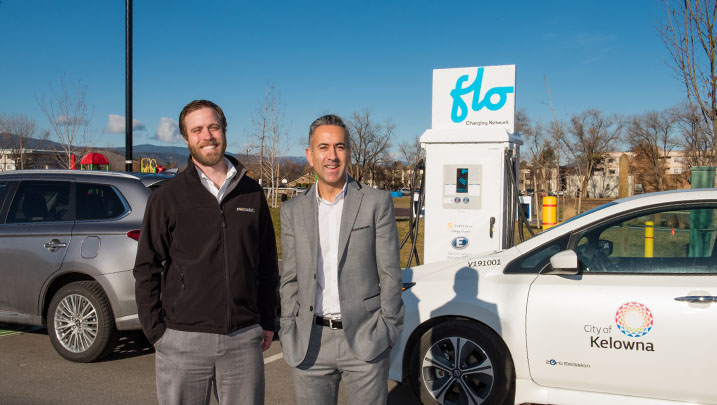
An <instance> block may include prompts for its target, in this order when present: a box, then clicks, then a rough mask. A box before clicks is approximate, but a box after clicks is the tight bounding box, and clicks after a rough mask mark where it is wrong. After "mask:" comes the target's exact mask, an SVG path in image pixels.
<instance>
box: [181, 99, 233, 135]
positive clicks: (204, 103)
mask: <svg viewBox="0 0 717 405" xmlns="http://www.w3.org/2000/svg"><path fill="white" fill-rule="evenodd" d="M202 108H213V109H214V111H216V112H217V115H218V116H219V121H220V122H221V124H222V133H224V136H226V134H227V119H226V117H225V116H224V111H222V108H221V107H219V106H218V105H216V104H214V103H212V102H211V101H209V100H194V101H192V102H190V103H189V104H187V105H185V106H184V108H182V112H181V113H179V132H180V133H181V134H182V136H183V137H184V139H187V127H186V126H185V125H184V119H185V118H186V117H187V114H189V113H191V112H194V111H197V110H201V109H202Z"/></svg>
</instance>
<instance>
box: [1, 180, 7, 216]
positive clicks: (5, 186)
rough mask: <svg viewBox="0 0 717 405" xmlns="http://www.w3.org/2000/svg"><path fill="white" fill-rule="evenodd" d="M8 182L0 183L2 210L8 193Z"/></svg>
mask: <svg viewBox="0 0 717 405" xmlns="http://www.w3.org/2000/svg"><path fill="white" fill-rule="evenodd" d="M7 189H8V182H6V181H0V209H2V203H3V201H5V194H6V193H7Z"/></svg>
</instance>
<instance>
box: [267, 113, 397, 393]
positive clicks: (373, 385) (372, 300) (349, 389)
mask: <svg viewBox="0 0 717 405" xmlns="http://www.w3.org/2000/svg"><path fill="white" fill-rule="evenodd" d="M350 157H351V153H350V143H349V135H348V130H347V129H346V125H345V124H344V123H343V121H342V120H341V118H339V117H337V116H335V115H325V116H323V117H320V118H318V119H317V120H316V121H314V122H313V123H312V124H311V127H310V129H309V147H308V148H306V158H307V160H308V161H309V164H310V165H311V166H312V167H313V168H314V170H315V171H316V175H317V183H316V184H315V185H314V186H313V187H311V188H310V189H309V190H308V191H307V192H305V193H303V194H300V195H298V196H296V197H295V198H293V199H292V200H290V201H287V202H285V203H283V204H282V207H281V250H282V255H283V260H282V267H281V269H282V270H281V281H280V293H281V329H280V330H279V337H280V340H281V345H282V348H283V350H284V359H285V361H286V363H287V364H289V366H291V367H293V372H292V373H293V378H294V387H295V390H296V400H297V403H299V404H312V405H313V404H336V403H337V401H338V387H339V380H343V381H344V387H345V390H346V393H347V395H348V399H349V403H351V404H382V403H383V404H385V403H386V399H387V396H388V388H387V381H388V366H389V352H390V350H391V347H392V346H393V344H394V343H395V342H396V339H398V335H399V334H400V333H401V328H402V327H403V312H404V307H403V301H402V300H401V290H402V277H401V268H400V264H399V263H400V256H399V250H398V233H397V230H396V220H395V216H394V212H393V202H392V200H391V196H390V194H389V193H387V192H385V191H381V190H376V189H373V188H370V187H367V186H362V185H361V184H359V183H357V182H356V181H355V180H354V179H352V178H351V177H350V176H348V174H347V172H346V171H347V164H348V162H350Z"/></svg>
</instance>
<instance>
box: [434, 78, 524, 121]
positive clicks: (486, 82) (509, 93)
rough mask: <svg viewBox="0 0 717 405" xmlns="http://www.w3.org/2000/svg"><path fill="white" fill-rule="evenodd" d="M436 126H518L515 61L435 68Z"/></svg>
mask: <svg viewBox="0 0 717 405" xmlns="http://www.w3.org/2000/svg"><path fill="white" fill-rule="evenodd" d="M431 126H432V128H433V129H434V130H435V129H459V128H460V129H480V128H504V129H505V130H506V131H507V132H508V133H511V134H512V133H513V132H514V128H515V65H502V66H481V67H471V68H457V69H435V70H433V116H432V123H431Z"/></svg>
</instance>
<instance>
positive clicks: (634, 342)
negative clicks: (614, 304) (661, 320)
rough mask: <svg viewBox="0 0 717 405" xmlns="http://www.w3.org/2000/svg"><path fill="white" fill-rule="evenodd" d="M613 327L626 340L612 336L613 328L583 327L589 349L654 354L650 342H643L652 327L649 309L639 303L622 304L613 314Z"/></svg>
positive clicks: (653, 347) (652, 345) (652, 319)
mask: <svg viewBox="0 0 717 405" xmlns="http://www.w3.org/2000/svg"><path fill="white" fill-rule="evenodd" d="M615 325H616V326H617V330H619V331H620V333H621V334H622V335H624V336H627V337H628V339H624V338H622V339H621V338H620V336H621V335H618V336H617V337H615V336H611V335H613V334H614V333H613V326H612V325H609V326H603V327H600V326H597V325H585V326H584V328H583V330H584V331H585V333H589V334H590V335H591V336H590V347H592V348H596V349H612V350H634V351H644V352H654V351H655V346H654V344H653V343H652V342H647V341H644V340H643V339H641V338H643V337H644V336H645V335H647V334H648V333H649V332H650V331H651V330H652V327H653V325H654V317H653V315H652V311H650V309H649V308H648V307H647V306H645V305H643V304H641V303H639V302H634V301H633V302H627V303H625V304H622V305H621V306H620V307H619V308H618V309H617V312H616V313H615Z"/></svg>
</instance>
